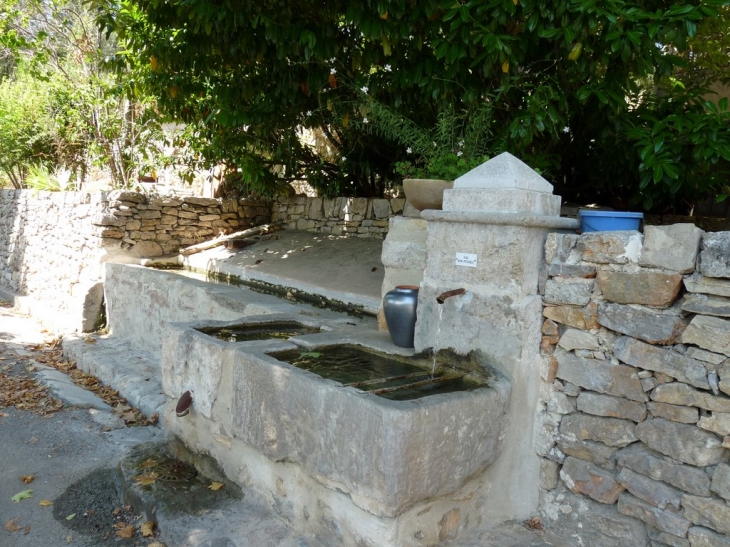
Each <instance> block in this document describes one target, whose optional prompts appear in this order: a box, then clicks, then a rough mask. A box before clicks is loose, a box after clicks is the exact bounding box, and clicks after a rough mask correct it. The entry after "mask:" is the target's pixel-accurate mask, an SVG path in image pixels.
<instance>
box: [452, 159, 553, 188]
mask: <svg viewBox="0 0 730 547" xmlns="http://www.w3.org/2000/svg"><path fill="white" fill-rule="evenodd" d="M459 188H484V189H495V190H496V189H510V188H515V189H520V190H532V191H533V192H543V193H546V194H552V193H553V185H552V184H550V183H549V182H548V181H546V180H545V179H544V178H542V177H541V176H540V175H538V174H537V172H535V170H534V169H532V168H531V167H530V166H529V165H527V164H526V163H524V162H522V161H521V160H519V159H517V158H516V157H514V156H513V155H512V154H510V153H509V152H503V153H501V154H500V155H499V156H496V157H494V158H492V159H490V160H488V161H486V162H484V163H483V164H481V165H479V166H478V167H475V168H474V169H472V170H471V171H469V172H468V173H466V174H464V175H462V176H460V177H459V178H458V179H456V180H455V181H454V189H455V190H456V189H459Z"/></svg>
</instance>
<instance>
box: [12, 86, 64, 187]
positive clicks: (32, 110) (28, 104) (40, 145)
mask: <svg viewBox="0 0 730 547" xmlns="http://www.w3.org/2000/svg"><path fill="white" fill-rule="evenodd" d="M48 87H49V86H48V85H47V84H46V83H45V82H41V81H38V80H36V79H35V78H33V77H32V76H30V75H29V74H25V73H19V74H16V75H15V76H13V77H10V78H5V79H4V80H2V82H0V171H1V172H2V175H4V177H6V178H7V181H9V182H10V183H11V184H12V185H13V187H15V188H22V186H23V179H24V178H25V176H26V173H27V171H28V169H29V168H31V167H32V166H33V165H40V164H44V163H48V162H49V161H50V160H51V158H52V157H53V139H52V136H51V134H50V131H49V128H50V126H51V118H50V108H49V100H48V99H49V96H48Z"/></svg>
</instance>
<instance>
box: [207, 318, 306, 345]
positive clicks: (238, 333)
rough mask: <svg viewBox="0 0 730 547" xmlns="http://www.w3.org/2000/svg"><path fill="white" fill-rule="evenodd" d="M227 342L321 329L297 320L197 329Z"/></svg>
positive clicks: (290, 334) (294, 334)
mask: <svg viewBox="0 0 730 547" xmlns="http://www.w3.org/2000/svg"><path fill="white" fill-rule="evenodd" d="M195 330H197V331H200V332H202V333H203V334H207V335H209V336H212V337H213V338H217V339H218V340H223V341H225V342H249V341H251V340H287V339H289V338H291V337H292V336H301V335H303V334H314V333H317V332H319V329H317V328H312V327H307V326H305V325H302V324H301V323H297V322H295V321H291V322H281V323H264V324H253V325H233V326H230V327H201V328H199V329H195Z"/></svg>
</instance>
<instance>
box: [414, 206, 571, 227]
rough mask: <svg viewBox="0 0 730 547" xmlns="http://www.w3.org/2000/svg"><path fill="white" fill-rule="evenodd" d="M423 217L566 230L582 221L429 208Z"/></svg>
mask: <svg viewBox="0 0 730 547" xmlns="http://www.w3.org/2000/svg"><path fill="white" fill-rule="evenodd" d="M421 218H422V219H425V220H440V221H443V222H464V223H477V224H496V225H502V226H527V227H530V228H555V229H564V230H577V229H578V228H580V221H579V220H577V219H574V218H565V217H556V216H550V215H534V214H529V213H527V214H526V213H489V212H483V211H436V210H427V211H422V212H421Z"/></svg>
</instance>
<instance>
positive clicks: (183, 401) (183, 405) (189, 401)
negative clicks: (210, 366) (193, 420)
mask: <svg viewBox="0 0 730 547" xmlns="http://www.w3.org/2000/svg"><path fill="white" fill-rule="evenodd" d="M192 405H193V394H192V393H190V391H186V392H185V393H183V394H182V395H181V396H180V398H179V399H178V400H177V406H176V407H175V414H176V415H177V417H178V418H182V417H183V416H187V415H188V413H189V412H190V407H191V406H192Z"/></svg>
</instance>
